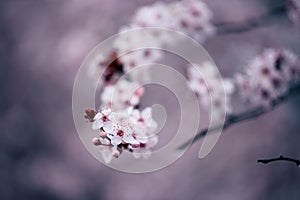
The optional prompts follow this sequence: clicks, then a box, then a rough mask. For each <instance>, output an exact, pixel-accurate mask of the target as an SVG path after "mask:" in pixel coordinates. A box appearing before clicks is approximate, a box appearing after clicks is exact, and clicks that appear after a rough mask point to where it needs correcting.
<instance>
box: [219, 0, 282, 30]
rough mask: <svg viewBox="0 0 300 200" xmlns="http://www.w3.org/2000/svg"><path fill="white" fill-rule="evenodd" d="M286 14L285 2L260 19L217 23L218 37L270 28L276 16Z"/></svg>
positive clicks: (259, 17)
mask: <svg viewBox="0 0 300 200" xmlns="http://www.w3.org/2000/svg"><path fill="white" fill-rule="evenodd" d="M286 12H287V5H286V2H284V3H283V4H281V5H279V6H277V7H275V8H273V9H271V10H270V11H268V12H267V13H265V14H263V15H261V16H258V17H254V18H251V19H248V20H246V21H244V22H238V23H216V24H215V26H216V27H217V35H225V34H232V33H242V32H246V31H250V30H253V29H255V28H259V27H263V26H269V25H271V24H272V23H273V22H274V21H275V20H274V17H275V16H276V15H279V14H285V13H286Z"/></svg>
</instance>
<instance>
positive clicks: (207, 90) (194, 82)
mask: <svg viewBox="0 0 300 200" xmlns="http://www.w3.org/2000/svg"><path fill="white" fill-rule="evenodd" d="M187 75H188V78H189V82H188V83H189V86H190V87H191V89H192V90H193V91H194V92H195V93H196V94H197V95H198V97H199V99H200V101H201V103H202V105H203V106H204V107H207V106H209V105H211V106H212V109H213V110H212V114H214V115H215V116H217V117H220V118H221V117H223V116H224V114H226V113H228V112H231V106H230V95H231V94H232V93H233V91H234V85H233V82H232V81H231V80H230V79H224V80H222V77H221V76H220V74H219V73H218V70H217V69H216V67H215V66H214V65H213V64H212V63H211V62H204V63H203V64H192V65H190V66H189V67H188V68H187Z"/></svg>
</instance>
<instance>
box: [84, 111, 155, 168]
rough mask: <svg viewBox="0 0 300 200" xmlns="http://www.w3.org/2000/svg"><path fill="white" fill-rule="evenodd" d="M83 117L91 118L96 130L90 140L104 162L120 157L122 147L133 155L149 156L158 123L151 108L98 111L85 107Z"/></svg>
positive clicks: (153, 144)
mask: <svg viewBox="0 0 300 200" xmlns="http://www.w3.org/2000/svg"><path fill="white" fill-rule="evenodd" d="M86 118H87V119H89V121H91V122H93V124H92V128H93V129H94V130H97V131H99V136H98V137H95V138H93V143H94V145H96V146H99V147H100V148H101V149H100V151H101V154H102V156H103V159H104V161H105V162H107V163H109V162H110V161H111V160H112V158H113V157H119V155H120V154H121V153H122V152H123V151H124V150H128V151H130V152H133V156H134V157H135V158H139V157H141V156H143V157H144V158H147V157H149V155H150V154H151V148H152V147H154V146H155V145H156V144H157V142H158V138H157V136H156V135H155V134H154V133H155V130H156V127H157V124H156V122H155V121H154V120H153V119H152V110H151V108H149V107H147V108H145V109H144V110H143V111H142V112H140V111H139V110H137V109H134V108H133V107H129V108H128V109H126V110H123V111H119V112H112V111H111V110H110V109H104V110H101V111H99V112H96V111H92V110H86Z"/></svg>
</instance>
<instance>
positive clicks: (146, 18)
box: [132, 0, 215, 42]
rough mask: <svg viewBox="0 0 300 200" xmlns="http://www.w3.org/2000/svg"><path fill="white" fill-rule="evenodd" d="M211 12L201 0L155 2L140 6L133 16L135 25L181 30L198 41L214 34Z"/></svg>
mask: <svg viewBox="0 0 300 200" xmlns="http://www.w3.org/2000/svg"><path fill="white" fill-rule="evenodd" d="M211 19H212V12H211V11H210V10H209V8H208V7H207V5H206V4H205V3H203V2H202V1H201V0H182V1H176V2H172V3H169V4H167V3H163V2H157V3H154V4H153V5H148V6H144V7H142V8H140V9H139V10H138V11H137V12H136V14H135V15H134V17H133V20H132V24H133V26H135V27H159V28H168V29H173V30H176V31H180V32H183V33H185V34H188V35H190V36H192V37H193V38H195V39H197V40H198V41H200V42H203V41H204V40H205V39H206V38H207V37H209V36H211V35H212V34H214V31H215V28H214V26H213V25H212V23H211Z"/></svg>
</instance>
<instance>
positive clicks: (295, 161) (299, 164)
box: [257, 156, 300, 167]
mask: <svg viewBox="0 0 300 200" xmlns="http://www.w3.org/2000/svg"><path fill="white" fill-rule="evenodd" d="M274 161H288V162H292V163H295V164H296V165H297V167H300V160H296V159H293V158H288V157H284V156H279V157H278V158H271V159H261V160H257V162H258V163H263V164H268V163H270V162H274Z"/></svg>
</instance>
